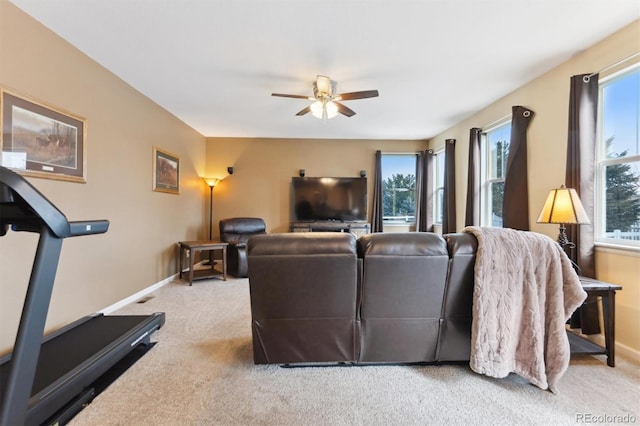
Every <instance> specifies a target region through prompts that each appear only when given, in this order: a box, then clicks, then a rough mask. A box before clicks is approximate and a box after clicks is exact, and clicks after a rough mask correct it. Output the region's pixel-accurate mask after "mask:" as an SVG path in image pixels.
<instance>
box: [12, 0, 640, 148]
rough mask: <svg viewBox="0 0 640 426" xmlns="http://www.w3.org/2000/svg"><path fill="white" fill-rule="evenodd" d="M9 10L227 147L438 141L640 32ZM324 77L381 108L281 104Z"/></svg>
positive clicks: (526, 24) (346, 0)
mask: <svg viewBox="0 0 640 426" xmlns="http://www.w3.org/2000/svg"><path fill="white" fill-rule="evenodd" d="M11 2H12V3H14V4H15V5H16V6H18V7H19V8H21V9H23V10H24V11H25V12H27V13H28V14H29V15H31V16H33V17H34V18H35V19H37V20H38V21H40V22H42V23H43V24H44V25H45V26H47V27H49V28H51V29H52V30H53V31H54V32H56V33H57V34H59V35H60V36H62V37H63V38H64V39H66V40H67V41H69V42H70V43H71V44H73V45H74V46H76V47H77V48H78V49H80V50H81V51H83V52H85V53H86V54H87V55H88V56H90V57H91V58H93V59H94V60H96V61H97V62H98V63H100V64H101V65H103V66H104V67H106V68H107V69H109V70H110V71H112V72H113V73H114V74H116V75H117V76H119V77H120V78H122V79H123V80H124V81H126V82H127V83H129V84H130V85H131V86H133V87H134V88H136V89H137V90H139V91H140V92H142V93H143V94H144V95H146V96H147V97H149V98H150V99H152V100H153V101H155V102H156V103H158V104H159V105H161V106H162V107H164V108H165V109H167V110H168V111H170V112H171V113H173V114H174V115H175V116H177V117H178V118H180V119H181V120H182V121H184V122H185V123H187V124H188V125H190V126H191V127H193V128H194V129H196V130H197V131H199V132H200V133H202V134H203V135H205V136H221V137H268V138H336V139H427V138H430V137H433V136H434V135H436V134H438V133H440V132H442V131H443V130H446V129H447V128H448V127H450V126H451V125H454V124H456V123H457V122H459V121H460V120H462V119H463V118H465V117H467V116H469V115H471V114H473V113H474V112H476V111H478V110H480V109H482V108H483V107H485V106H486V105H488V104H490V103H491V102H493V101H495V100H496V99H499V98H500V97H502V96H504V95H506V94H507V93H509V92H511V91H513V90H514V89H516V88H518V87H519V86H522V85H523V84H525V83H527V82H528V81H530V80H532V79H534V78H535V77H537V76H539V75H541V74H543V73H544V72H546V71H548V70H550V69H552V68H554V67H555V66H557V65H558V64H560V63H562V62H564V61H565V60H567V59H569V58H570V57H571V56H573V55H575V54H577V53H579V52H580V51H581V50H584V49H585V48H587V47H589V46H591V45H592V44H594V43H595V42H597V41H599V40H601V39H603V38H604V37H606V36H607V35H609V34H611V33H613V32H615V31H616V30H618V29H620V28H622V27H623V26H625V25H626V24H628V23H631V22H632V21H634V20H635V19H638V18H640V1H638V0H475V1H474V0H422V1H410V0H386V1H376V0H368V1H366V0H55V1H54V0H11ZM639 47H640V41H639ZM587 71H597V70H585V72H587ZM317 74H323V75H327V76H329V77H331V78H332V79H333V80H336V81H337V82H338V92H353V91H360V90H370V89H378V90H379V91H380V97H378V98H372V99H362V100H354V101H347V102H345V105H346V106H348V107H350V108H351V109H353V110H354V111H355V112H356V113H357V114H356V115H355V116H353V117H351V118H347V117H344V116H342V115H339V116H338V117H336V118H333V119H331V120H328V121H327V122H323V121H322V120H318V119H316V118H314V117H313V116H311V114H307V115H305V116H302V117H296V116H295V114H296V113H297V112H298V111H299V110H301V109H302V108H304V107H305V106H307V105H308V101H305V100H302V99H288V98H276V97H272V96H270V95H271V93H273V92H277V93H291V94H300V95H312V83H313V81H314V80H315V78H316V75H317Z"/></svg>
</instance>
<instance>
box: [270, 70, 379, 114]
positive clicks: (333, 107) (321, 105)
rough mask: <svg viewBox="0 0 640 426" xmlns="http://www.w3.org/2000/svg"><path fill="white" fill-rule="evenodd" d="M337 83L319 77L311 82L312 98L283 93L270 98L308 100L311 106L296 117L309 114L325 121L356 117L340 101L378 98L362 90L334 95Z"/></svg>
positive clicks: (373, 93)
mask: <svg viewBox="0 0 640 426" xmlns="http://www.w3.org/2000/svg"><path fill="white" fill-rule="evenodd" d="M337 85H338V83H336V82H335V81H333V80H331V79H330V78H329V77H326V76H324V75H319V76H317V78H316V81H314V82H313V96H304V95H287V94H283V93H272V94H271V96H280V97H282V98H295V99H308V100H310V101H314V102H313V103H312V104H311V105H309V106H308V107H306V108H304V109H303V110H301V111H300V112H298V113H297V114H296V115H305V114H307V113H309V112H310V113H311V114H312V115H313V116H314V117H317V118H321V119H325V120H326V119H327V118H333V117H335V116H336V115H338V113H340V114H342V115H345V116H347V117H353V116H354V115H356V113H355V111H353V110H352V109H350V108H347V107H346V106H344V105H343V104H341V103H340V101H351V100H354V99H365V98H375V97H376V96H378V91H377V90H363V91H360V92H350V93H341V94H337V93H336V86H337Z"/></svg>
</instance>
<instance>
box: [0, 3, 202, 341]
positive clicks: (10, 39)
mask: <svg viewBox="0 0 640 426" xmlns="http://www.w3.org/2000/svg"><path fill="white" fill-rule="evenodd" d="M0 86H1V87H2V88H4V89H10V90H12V91H13V92H16V93H19V94H23V95H28V96H30V97H34V98H37V99H39V100H41V101H42V102H45V103H47V104H50V105H53V106H57V107H59V108H63V109H64V110H67V111H69V112H72V113H73V114H76V115H78V116H81V117H84V118H86V120H87V183H86V184H80V183H69V182H62V181H54V180H48V179H38V178H29V181H30V182H31V183H32V184H33V185H35V187H36V188H38V190H40V191H41V192H42V193H43V194H45V195H46V196H47V197H48V198H50V199H51V200H52V201H53V202H54V204H56V205H57V206H58V207H59V208H60V210H62V211H63V212H64V213H65V214H66V216H67V218H68V219H69V220H85V219H108V220H110V222H111V226H110V229H109V231H108V232H107V233H106V234H103V235H96V236H86V237H78V238H69V239H66V240H65V241H64V244H63V249H62V256H61V259H60V263H59V268H58V273H57V277H56V285H55V287H54V291H53V298H52V301H51V307H50V311H49V319H48V323H47V328H48V329H51V328H57V327H59V326H61V325H64V324H66V323H68V322H71V321H73V320H76V319H78V318H80V317H81V316H83V315H86V314H90V313H93V312H96V311H98V310H101V309H104V308H106V307H107V306H109V305H111V304H113V303H115V302H118V301H120V300H122V299H124V298H126V297H129V296H131V295H132V294H135V293H136V292H138V291H140V290H141V289H143V288H146V287H148V286H150V285H152V284H154V283H157V282H159V281H161V280H163V279H165V278H167V277H168V276H170V275H172V274H174V273H176V272H177V265H176V254H177V249H176V246H175V243H176V242H177V241H180V240H185V239H194V238H199V237H201V236H203V235H204V229H203V226H204V224H205V223H206V222H205V221H204V218H205V215H206V208H207V205H206V204H205V200H206V195H207V192H208V190H207V189H206V186H205V185H204V184H203V182H202V180H201V179H200V178H199V175H201V174H204V152H205V139H204V137H203V136H201V135H200V134H199V133H197V132H195V131H194V130H193V129H191V128H190V127H188V126H186V125H185V124H184V123H182V122H181V121H179V120H178V119H176V118H175V117H174V116H172V115H170V114H169V113H167V112H166V111H165V110H163V109H161V108H160V107H158V106H157V105H155V104H154V103H153V102H151V101H150V100H149V99H147V98H145V97H144V96H142V95H141V94H140V93H138V92H136V91H135V90H133V89H132V88H131V87H130V86H128V85H127V84H126V83H124V82H123V81H121V80H119V79H118V78H116V77H115V76H114V75H113V74H111V73H110V72H108V71H107V70H105V69H104V68H103V67H101V66H99V65H98V64H96V63H95V62H93V61H92V60H91V59H89V58H88V57H86V56H85V55H83V54H82V53H80V52H79V51H78V50H76V49H75V48H73V47H72V46H70V45H69V44H68V43H66V42H65V41H64V40H62V39H61V38H60V37H58V36H56V35H55V34H53V33H52V32H50V31H49V30H47V29H46V28H44V27H43V26H42V25H40V24H39V23H38V22H36V21H35V20H33V19H32V18H31V17H29V16H27V15H26V14H24V13H23V12H22V11H20V10H19V9H17V8H16V7H14V6H13V5H12V4H10V3H9V2H7V1H0ZM154 145H156V146H158V147H160V148H163V149H165V150H168V151H170V152H173V153H175V154H177V155H178V156H179V157H180V159H181V193H180V195H171V194H165V193H159V192H153V191H152V150H153V146H154ZM36 243H37V236H36V235H35V234H30V233H13V232H10V233H9V234H8V235H6V236H5V237H2V238H0V353H1V352H4V351H6V350H7V349H9V348H10V347H11V346H12V345H13V339H14V335H15V331H16V329H17V323H18V320H19V316H20V311H21V309H22V303H23V300H24V294H25V290H26V285H27V282H28V277H29V273H30V269H31V263H32V261H33V257H34V254H35V248H36Z"/></svg>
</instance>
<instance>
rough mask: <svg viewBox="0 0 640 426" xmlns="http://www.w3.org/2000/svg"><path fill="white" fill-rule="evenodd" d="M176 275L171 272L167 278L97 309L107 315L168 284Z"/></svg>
mask: <svg viewBox="0 0 640 426" xmlns="http://www.w3.org/2000/svg"><path fill="white" fill-rule="evenodd" d="M177 277H178V274H173V275H171V276H169V277H167V278H165V279H164V280H162V281H160V282H157V283H155V284H152V285H150V286H149V287H147V288H144V289H142V290H140V291H139V292H137V293H135V294H132V295H131V296H129V297H127V298H126V299H122V300H121V301H119V302H116V303H114V304H113V305H111V306H108V307H106V308H104V309H103V310H101V311H99V312H100V313H101V314H104V315H109V314H110V313H113V312H115V311H117V310H118V309H120V308H122V307H124V306H127V305H128V304H130V303H134V302H136V301H137V300H140V299H142V298H143V297H144V296H146V295H147V294H149V293H152V292H154V291H156V290H157V289H159V288H160V287H163V286H165V285H167V284H169V283H170V282H172V281H173V280H175V279H176V278H177Z"/></svg>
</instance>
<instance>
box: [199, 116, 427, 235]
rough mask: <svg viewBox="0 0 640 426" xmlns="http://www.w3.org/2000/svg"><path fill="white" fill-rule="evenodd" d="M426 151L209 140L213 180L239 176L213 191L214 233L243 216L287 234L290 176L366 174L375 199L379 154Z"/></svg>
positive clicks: (344, 143) (418, 145) (384, 144)
mask: <svg viewBox="0 0 640 426" xmlns="http://www.w3.org/2000/svg"><path fill="white" fill-rule="evenodd" d="M292 119H295V117H293V118H292ZM307 119H310V118H307ZM327 125H331V122H329V123H327ZM425 148H426V141H401V140H326V139H322V140H321V139H264V138H262V139H260V138H256V139H250V138H207V173H208V174H209V176H210V177H218V178H223V177H225V176H227V171H226V170H227V167H228V166H233V167H234V174H233V175H231V176H228V177H226V178H225V179H224V180H223V181H222V182H221V183H220V184H218V186H216V188H215V189H214V198H213V200H214V201H213V204H214V206H213V212H214V226H213V233H214V235H219V231H218V225H217V223H218V221H219V220H220V219H224V218H227V217H238V216H252V217H253V216H255V217H262V218H263V219H264V220H265V222H266V224H267V230H268V232H287V231H288V230H289V222H290V204H291V203H290V185H291V177H293V176H298V171H299V170H300V169H305V171H306V176H333V177H339V176H353V177H356V176H360V170H365V171H366V172H367V176H368V184H369V194H371V192H372V190H373V172H374V163H375V160H374V156H375V152H376V150H381V151H383V152H416V151H418V150H421V149H425ZM369 198H370V197H369ZM369 209H371V199H369ZM369 217H370V214H369Z"/></svg>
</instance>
